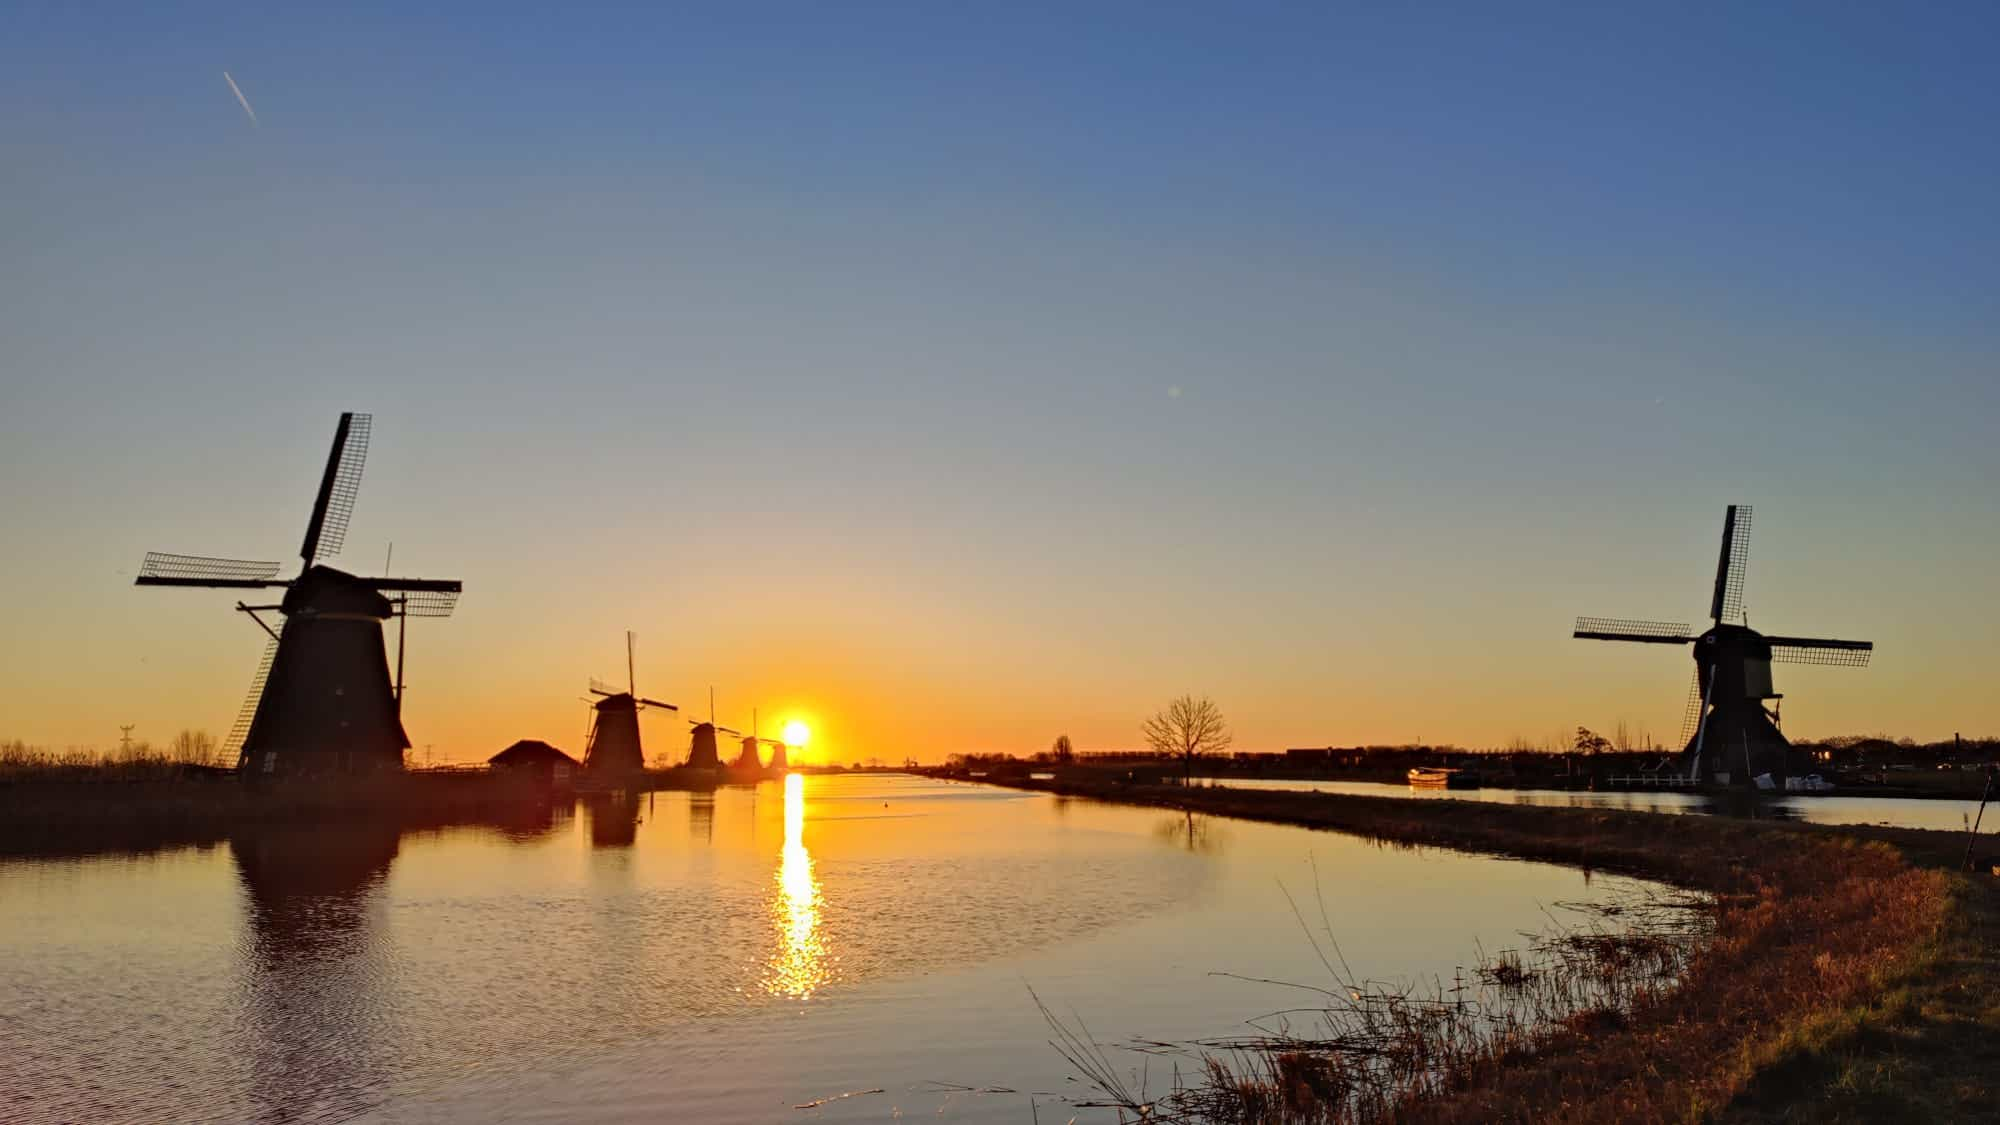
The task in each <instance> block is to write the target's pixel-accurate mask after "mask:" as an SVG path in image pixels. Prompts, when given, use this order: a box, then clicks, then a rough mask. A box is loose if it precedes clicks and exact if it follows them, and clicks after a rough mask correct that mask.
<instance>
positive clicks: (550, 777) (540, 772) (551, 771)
mask: <svg viewBox="0 0 2000 1125" xmlns="http://www.w3.org/2000/svg"><path fill="white" fill-rule="evenodd" d="M487 762H488V763H489V764H490V765H492V766H493V768H494V769H498V770H508V771H519V772H521V773H528V774H533V775H534V776H535V777H537V778H539V779H541V780H542V781H545V782H547V783H548V784H550V785H568V784H570V782H571V780H572V779H573V778H575V776H576V770H577V763H576V759H575V758H572V757H570V756H569V755H568V754H565V753H563V752H562V751H560V750H558V749H556V748H555V747H553V746H550V745H549V744H548V743H546V742H541V741H537V740H535V739H532V738H524V739H522V740H521V741H519V742H516V743H515V744H514V745H512V746H509V747H508V748H506V749H505V750H502V751H500V752H499V753H498V754H495V755H493V756H492V757H491V758H488V759H487Z"/></svg>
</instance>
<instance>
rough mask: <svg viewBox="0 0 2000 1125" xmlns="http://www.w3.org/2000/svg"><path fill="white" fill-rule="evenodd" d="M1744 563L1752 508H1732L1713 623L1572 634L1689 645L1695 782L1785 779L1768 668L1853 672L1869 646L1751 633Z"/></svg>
mask: <svg viewBox="0 0 2000 1125" xmlns="http://www.w3.org/2000/svg"><path fill="white" fill-rule="evenodd" d="M1749 561H1750V506H1749V505H1748V504H1731V505H1730V506H1729V513H1728V515H1726V516H1725V517H1723V521H1722V554H1721V557H1720V558H1719V559H1718V560H1717V561H1716V564H1715V593H1714V596H1713V597H1712V598H1711V599H1710V600H1709V610H1708V614H1709V617H1710V618H1712V619H1713V620H1714V622H1715V624H1714V625H1712V626H1711V627H1710V628H1709V629H1708V631H1707V632H1705V633H1702V634H1701V635H1700V636H1698V637H1697V636H1695V635H1694V634H1693V633H1692V631H1691V630H1690V629H1689V628H1688V627H1687V626H1686V625H1675V624H1669V623H1666V622H1661V621H1630V620H1624V619H1617V618H1603V617H1579V618H1577V619H1576V632H1575V634H1574V635H1575V636H1577V637H1580V638H1583V639H1586V640H1595V641H1632V642H1635V643H1638V644H1653V645H1678V644H1689V643H1692V644H1693V645H1694V661H1695V679H1694V687H1693V689H1692V690H1691V691H1690V693H1689V698H1688V710H1687V716H1686V719H1685V721H1684V722H1683V729H1682V731H1681V735H1682V737H1683V738H1685V739H1687V748H1686V750H1685V752H1684V753H1685V757H1686V761H1687V775H1688V776H1689V777H1692V778H1695V779H1698V780H1710V779H1714V780H1718V781H1725V782H1726V781H1729V780H1731V779H1734V780H1736V781H1738V782H1739V783H1740V784H1749V783H1750V782H1751V781H1752V779H1754V778H1757V777H1759V776H1762V775H1765V774H1769V775H1771V776H1772V778H1773V779H1774V783H1775V782H1776V780H1777V779H1781V778H1783V777H1784V775H1785V751H1786V750H1787V749H1789V748H1790V746H1791V743H1789V742H1787V741H1786V740H1785V736H1784V733H1783V732H1782V731H1780V730H1779V729H1778V724H1777V722H1776V721H1775V720H1776V719H1777V714H1776V712H1775V711H1766V710H1765V709H1764V701H1765V700H1767V699H1768V700H1772V701H1776V700H1780V699H1783V698H1784V697H1783V696H1781V695H1779V694H1778V693H1777V692H1775V691H1773V690H1772V689H1771V665H1772V663H1774V662H1775V663H1780V664H1832V665H1844V666H1848V667H1859V666H1861V665H1865V664H1867V663H1868V656H1869V653H1871V652H1873V651H1874V649H1875V644H1874V642H1872V641H1836V640H1826V639H1823V638H1819V637H1773V636H1765V635H1764V634H1762V633H1759V632H1757V631H1756V630H1754V629H1752V628H1750V625H1749V622H1748V620H1747V619H1746V618H1745V617H1744V614H1743V576H1744V570H1745V569H1746V567H1747V566H1748V564H1749Z"/></svg>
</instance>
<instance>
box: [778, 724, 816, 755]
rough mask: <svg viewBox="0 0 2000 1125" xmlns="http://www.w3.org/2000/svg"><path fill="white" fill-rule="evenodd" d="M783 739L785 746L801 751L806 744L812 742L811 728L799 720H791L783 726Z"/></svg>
mask: <svg viewBox="0 0 2000 1125" xmlns="http://www.w3.org/2000/svg"><path fill="white" fill-rule="evenodd" d="M784 739H785V745H786V746H789V747H791V748H792V749H794V750H803V749H805V745H806V743H808V742H811V741H812V728H811V727H809V726H807V725H806V724H805V723H804V722H803V721H801V720H799V719H793V720H792V721H791V722H788V723H786V724H785V733H784Z"/></svg>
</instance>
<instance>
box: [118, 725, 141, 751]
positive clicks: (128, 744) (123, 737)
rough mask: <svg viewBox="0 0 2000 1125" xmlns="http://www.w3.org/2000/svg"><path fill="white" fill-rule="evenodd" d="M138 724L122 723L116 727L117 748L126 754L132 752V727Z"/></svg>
mask: <svg viewBox="0 0 2000 1125" xmlns="http://www.w3.org/2000/svg"><path fill="white" fill-rule="evenodd" d="M138 725H139V724H137V723H124V724H121V725H120V726H119V727H118V749H120V750H122V751H124V752H125V753H126V754H128V755H129V754H131V753H132V728H133V727H136V726H138Z"/></svg>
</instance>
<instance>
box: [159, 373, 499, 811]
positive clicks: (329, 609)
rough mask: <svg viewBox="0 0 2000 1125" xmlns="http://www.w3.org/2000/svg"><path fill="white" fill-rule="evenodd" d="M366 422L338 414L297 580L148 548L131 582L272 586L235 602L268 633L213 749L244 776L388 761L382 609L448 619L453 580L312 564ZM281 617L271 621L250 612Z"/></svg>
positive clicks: (260, 566)
mask: <svg viewBox="0 0 2000 1125" xmlns="http://www.w3.org/2000/svg"><path fill="white" fill-rule="evenodd" d="M371 421H372V420H371V418H370V416H369V415H366V414H353V413H348V414H342V415H341V416H340V424H339V425H338V426H337V427H335V428H334V431H333V448H332V449H331V450H329V451H328V453H327V455H326V471H325V472H324V473H323V474H322V475H321V476H320V482H319V493H318V495H317V496H315V497H314V499H313V507H312V515H311V517H310V518H309V519H308V520H307V521H306V537H305V542H304V545H303V546H301V547H300V548H299V557H300V558H301V559H303V560H304V565H303V566H302V567H301V568H300V570H299V573H298V576H297V577H296V578H291V579H282V578H278V577H277V574H278V570H279V567H280V566H281V565H282V564H279V563H274V562H247V561H243V560H239V559H219V558H205V557H200V556H195V555H170V554H163V553H160V552H153V553H150V554H148V555H147V556H146V558H145V561H144V562H143V563H141V564H140V566H139V578H138V581H137V585H140V586H198V587H204V588H219V589H233V590H261V589H271V588H277V589H282V590H284V591H285V593H284V597H283V598H282V599H281V600H280V601H279V602H278V603H277V604H276V605H246V604H245V603H243V602H240V601H239V602H237V603H236V608H237V609H238V610H239V611H241V612H243V613H244V614H247V615H248V616H249V617H250V619H251V620H252V621H255V622H256V623H257V625H258V627H259V628H261V629H263V630H264V632H266V633H267V634H269V635H270V643H269V644H268V645H267V646H266V647H265V649H264V659H263V661H262V663H260V664H259V665H258V668H257V674H256V676H255V677H254V678H253V679H252V681H251V684H250V694H249V697H248V698H247V699H246V700H245V701H244V704H243V709H242V711H241V713H239V714H238V716H237V719H236V725H235V727H234V728H233V729H232V730H231V731H230V734H229V740H228V742H227V743H225V744H224V749H225V750H228V749H230V748H232V747H233V748H235V749H236V750H238V755H237V768H238V769H240V770H243V771H246V772H248V773H251V774H307V773H324V772H335V771H362V770H374V769H399V768H401V766H402V762H403V751H404V750H406V749H408V748H409V745H410V740H409V737H408V736H407V735H406V734H405V733H404V731H403V719H402V695H403V692H402V682H403V668H402V651H401V646H400V645H399V646H398V650H397V657H396V680H395V683H394V684H393V685H392V684H391V683H390V680H389V662H388V657H387V655H386V654H385V652H384V649H383V643H382V623H383V622H384V621H387V620H389V619H390V618H391V617H400V618H409V617H449V616H450V615H451V611H452V610H453V609H454V608H455V607H456V606H457V604H458V595H459V591H460V589H461V585H460V583H459V581H458V580H457V579H455V578H386V577H385V578H365V577H361V576H359V575H354V574H349V573H347V572H346V571H343V570H335V569H334V568H333V567H330V566H326V565H324V564H323V563H322V562H321V560H322V559H327V558H331V557H332V556H334V555H337V554H339V553H340V548H341V545H342V543H343V542H345V540H346V538H347V523H348V520H349V519H350V518H351V517H352V516H353V514H354V500H355V496H356V494H357V493H358V492H359V490H360V488H361V469H362V464H363V462H364V461H366V460H367V457H368V436H369V430H370V426H371ZM265 613H277V614H280V615H282V618H283V620H282V621H281V622H280V623H279V625H278V627H277V628H275V629H274V628H272V627H271V624H270V623H269V622H267V621H266V620H265V619H264V618H263V617H262V616H260V615H261V614H265Z"/></svg>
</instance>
